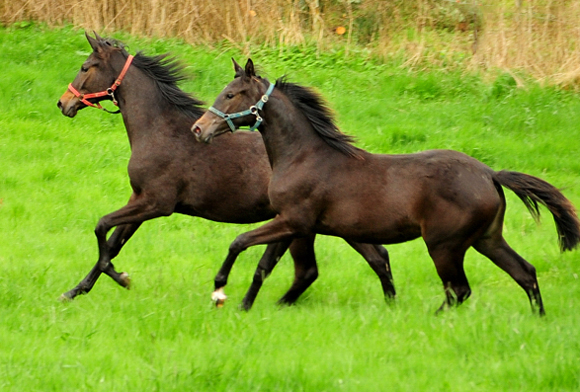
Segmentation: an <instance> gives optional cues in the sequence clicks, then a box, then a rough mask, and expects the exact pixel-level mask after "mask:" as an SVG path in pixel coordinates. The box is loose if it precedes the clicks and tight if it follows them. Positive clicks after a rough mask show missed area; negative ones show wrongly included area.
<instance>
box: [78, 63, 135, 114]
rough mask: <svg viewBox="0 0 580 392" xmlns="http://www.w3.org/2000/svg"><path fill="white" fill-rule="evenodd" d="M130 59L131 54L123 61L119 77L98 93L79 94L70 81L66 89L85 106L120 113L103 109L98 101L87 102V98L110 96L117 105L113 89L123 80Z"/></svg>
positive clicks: (129, 64)
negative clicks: (123, 64)
mask: <svg viewBox="0 0 580 392" xmlns="http://www.w3.org/2000/svg"><path fill="white" fill-rule="evenodd" d="M132 61H133V56H132V55H129V57H127V61H125V66H124V67H123V69H122V70H121V73H120V74H119V77H118V78H117V79H116V80H115V82H114V83H113V84H112V85H111V87H109V88H108V89H106V90H105V91H99V92H98V93H90V94H81V93H80V92H78V90H77V89H76V88H74V87H73V85H72V83H70V84H69V85H68V89H69V91H70V92H71V93H73V94H74V96H75V97H77V98H78V99H80V100H81V102H82V103H84V104H85V105H87V106H91V107H93V108H96V109H101V110H104V111H105V112H108V113H113V114H116V113H120V112H121V111H120V110H117V111H116V112H111V111H109V110H107V109H105V108H104V107H102V106H101V104H100V103H99V102H97V103H92V102H89V101H88V99H90V98H101V97H106V96H110V97H111V99H112V101H113V104H114V105H115V106H119V102H117V99H116V98H115V90H116V89H117V87H119V86H120V85H121V82H122V81H123V78H124V77H125V74H126V73H127V70H128V69H129V67H130V66H131V62H132Z"/></svg>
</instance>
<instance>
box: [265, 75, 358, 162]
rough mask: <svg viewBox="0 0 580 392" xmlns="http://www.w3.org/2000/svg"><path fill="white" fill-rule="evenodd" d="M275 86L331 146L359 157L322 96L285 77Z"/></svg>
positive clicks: (352, 140)
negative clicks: (337, 124) (288, 80)
mask: <svg viewBox="0 0 580 392" xmlns="http://www.w3.org/2000/svg"><path fill="white" fill-rule="evenodd" d="M276 88H277V89H279V90H280V91H282V92H283V93H284V94H286V96H287V97H288V98H289V99H290V101H291V102H292V103H293V104H294V105H295V106H296V107H297V108H298V109H300V111H301V112H302V113H304V115H305V116H306V118H307V119H308V121H310V123H311V124H312V127H313V128H314V130H315V131H316V133H317V134H318V135H319V136H320V137H321V138H322V139H323V140H324V141H325V142H326V143H327V144H328V145H329V146H331V147H332V148H334V149H336V150H338V151H340V152H342V153H343V154H346V155H348V156H351V157H354V158H358V159H361V158H362V155H361V150H360V149H359V148H357V147H355V146H353V145H352V143H353V142H354V138H353V137H352V136H349V135H345V134H344V133H342V132H341V131H340V130H339V129H338V127H337V126H336V124H334V118H333V117H334V116H333V114H332V112H331V110H330V108H328V106H327V105H326V103H325V102H324V100H323V99H322V97H321V96H320V95H319V94H318V93H316V92H315V91H313V90H312V89H310V88H307V87H303V86H300V85H298V84H295V83H290V82H287V81H286V79H285V77H284V76H283V77H281V78H279V79H278V80H277V81H276Z"/></svg>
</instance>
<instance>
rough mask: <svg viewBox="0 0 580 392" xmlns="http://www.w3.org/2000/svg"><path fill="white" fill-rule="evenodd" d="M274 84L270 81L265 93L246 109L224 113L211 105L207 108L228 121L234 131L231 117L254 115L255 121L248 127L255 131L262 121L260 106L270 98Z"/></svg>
mask: <svg viewBox="0 0 580 392" xmlns="http://www.w3.org/2000/svg"><path fill="white" fill-rule="evenodd" d="M275 85H276V83H270V86H269V87H268V90H267V91H266V94H264V95H262V98H260V100H259V101H258V102H256V104H255V105H252V106H250V108H249V109H248V110H244V111H243V112H237V113H232V114H226V113H224V112H221V111H219V110H218V109H216V108H214V107H213V106H212V107H210V108H209V109H208V110H209V111H210V112H212V113H215V114H217V115H218V116H220V117H221V118H223V119H224V120H226V122H227V123H228V126H229V127H230V129H231V130H232V132H235V131H236V127H235V126H234V123H233V122H232V119H235V118H240V117H244V116H248V115H250V114H252V115H254V116H256V123H255V124H254V125H252V127H251V128H250V131H255V130H256V129H257V128H258V127H259V126H260V124H262V121H263V119H262V117H260V113H259V111H260V110H262V108H263V107H264V104H265V103H266V102H268V99H269V98H270V95H271V94H272V91H274V86H275Z"/></svg>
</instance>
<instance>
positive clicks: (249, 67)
mask: <svg viewBox="0 0 580 392" xmlns="http://www.w3.org/2000/svg"><path fill="white" fill-rule="evenodd" d="M246 76H248V77H253V76H256V71H255V70H254V62H253V61H252V59H248V61H247V62H246Z"/></svg>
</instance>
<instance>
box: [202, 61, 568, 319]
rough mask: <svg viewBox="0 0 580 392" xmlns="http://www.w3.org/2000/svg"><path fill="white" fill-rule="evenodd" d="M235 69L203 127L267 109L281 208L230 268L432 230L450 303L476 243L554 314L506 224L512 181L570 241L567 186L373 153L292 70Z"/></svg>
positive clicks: (274, 190)
mask: <svg viewBox="0 0 580 392" xmlns="http://www.w3.org/2000/svg"><path fill="white" fill-rule="evenodd" d="M234 68H235V72H236V76H235V78H234V80H233V81H232V82H231V83H230V84H228V85H227V86H226V87H225V88H224V90H223V91H222V92H221V93H220V94H219V96H218V97H217V99H216V101H215V103H214V104H213V109H212V110H210V111H208V112H206V113H205V114H204V115H203V116H202V117H201V118H200V119H199V120H198V121H197V122H196V123H195V124H194V126H193V127H192V131H193V133H194V134H195V135H196V137H197V139H198V140H200V141H203V142H206V143H209V142H211V141H212V139H213V138H214V137H215V136H216V135H219V134H225V133H226V132H228V131H230V130H232V131H233V130H234V129H235V128H236V127H240V126H245V125H252V124H255V123H256V122H257V121H258V120H259V124H258V125H257V129H258V130H259V131H260V133H261V134H262V137H263V139H264V142H265V144H266V151H267V152H268V155H269V157H270V161H271V162H272V166H273V173H272V179H271V181H270V187H269V195H270V201H271V203H272V206H273V207H274V209H275V210H276V212H277V213H278V215H277V216H276V218H274V220H272V221H270V222H268V223H266V224H265V225H263V226H261V227H259V228H257V229H255V230H252V231H250V232H247V233H244V234H241V235H240V236H238V237H237V238H236V239H235V241H234V242H233V243H232V244H231V246H230V249H229V253H228V256H227V258H226V260H225V262H224V267H223V268H224V270H226V271H227V270H228V268H229V265H230V264H232V263H233V262H234V261H235V259H236V257H237V256H238V254H239V253H240V252H241V251H243V250H245V249H247V248H248V247H250V246H254V245H258V244H270V243H275V242H278V241H289V240H291V239H295V238H301V237H304V236H307V235H309V234H312V233H320V234H326V235H335V236H339V237H342V238H345V239H348V240H350V241H359V242H364V243H376V244H394V243H401V242H405V241H410V240H412V239H415V238H418V237H422V238H423V240H424V241H425V244H426V245H427V249H428V251H429V255H430V256H431V258H432V259H433V262H434V263H435V267H436V269H437V272H438V274H439V277H440V278H441V280H442V282H443V287H444V290H445V294H446V299H445V301H444V302H443V305H442V306H441V308H440V309H443V308H444V307H447V306H450V305H452V304H460V303H461V302H463V301H464V300H465V299H467V298H468V297H469V295H470V293H471V290H470V287H469V283H468V281H467V277H466V276H465V272H464V268H463V262H464V256H465V252H466V251H467V249H468V248H470V247H473V248H474V249H475V250H477V251H478V252H479V253H481V254H483V255H484V256H486V257H488V258H489V259H490V260H491V261H492V262H494V263H495V264H496V265H497V266H498V267H499V268H501V269H502V270H504V271H505V272H507V273H508V274H509V275H510V276H511V277H512V278H513V279H514V280H515V281H516V282H517V283H518V284H519V285H520V286H521V287H522V288H523V289H524V290H525V292H526V293H527V295H528V297H529V299H530V302H531V304H532V309H534V310H537V311H538V312H539V313H540V314H544V306H543V304H542V297H541V295H540V288H539V286H538V281H537V279H536V271H535V268H534V267H533V266H532V265H531V264H530V263H528V262H527V261H526V260H524V259H523V258H522V257H521V256H520V255H519V254H518V253H516V252H515V251H514V250H513V249H512V248H511V247H510V246H509V245H508V244H507V242H506V241H505V239H504V237H503V235H502V227H503V220H504V214H505V209H506V201H505V197H504V193H503V189H502V187H506V188H509V189H510V190H512V191H513V192H515V194H516V195H517V196H519V198H520V199H521V200H522V201H523V202H524V204H525V205H526V207H527V208H528V209H529V210H530V211H531V213H532V215H534V217H539V209H538V204H543V205H544V206H546V207H547V208H548V210H549V211H550V212H551V213H552V215H553V216H554V219H555V222H556V229H557V232H558V239H559V240H560V246H561V249H562V250H571V249H573V248H575V247H576V246H577V245H578V242H579V240H580V225H579V221H578V217H577V215H576V212H575V209H574V207H573V206H572V204H571V203H570V201H569V200H568V199H566V198H565V197H564V196H563V195H562V193H561V192H560V191H559V190H557V189H556V188H555V187H553V186H552V185H550V184H548V183H547V182H546V181H543V180H541V179H539V178H536V177H533V176H530V175H527V174H523V173H517V172H513V171H494V170H492V169H491V168H489V167H488V166H486V165H485V164H483V163H481V162H479V161H477V160H476V159H474V158H471V157H469V156H467V155H465V154H462V153H460V152H457V151H450V150H433V151H425V152H420V153H416V154H404V155H380V154H370V153H368V152H366V151H364V150H361V149H359V148H356V147H354V146H353V145H352V143H351V141H352V139H351V138H350V137H349V136H347V135H345V134H343V133H341V132H340V131H339V130H338V128H337V127H336V125H335V123H334V121H333V118H332V115H331V113H330V111H329V110H328V108H327V106H326V105H325V103H324V102H323V100H322V99H321V97H320V96H319V95H317V94H316V93H315V92H313V91H312V90H311V89H308V88H305V87H302V86H299V85H297V84H293V83H290V82H287V81H286V80H284V78H281V79H278V80H277V81H276V83H275V85H274V83H270V82H269V81H268V80H266V79H263V78H260V77H259V76H257V75H256V74H255V71H254V66H253V63H252V61H251V60H248V63H247V64H246V66H245V69H243V68H242V67H240V66H239V65H238V64H236V63H235V61H234ZM259 102H262V103H263V104H259ZM258 105H260V107H261V109H260V108H258ZM248 108H249V109H248ZM248 110H249V113H248V112H247V111H248ZM220 113H221V114H220ZM238 113H241V114H243V115H239V116H238ZM224 117H225V118H224ZM225 119H228V120H229V121H225ZM229 124H231V126H230V125H229ZM216 141H217V140H216ZM208 147H211V145H210V146H208ZM243 153H244V152H242V151H239V154H243ZM218 166H219V165H218Z"/></svg>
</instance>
